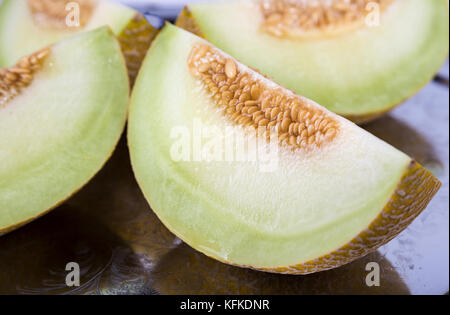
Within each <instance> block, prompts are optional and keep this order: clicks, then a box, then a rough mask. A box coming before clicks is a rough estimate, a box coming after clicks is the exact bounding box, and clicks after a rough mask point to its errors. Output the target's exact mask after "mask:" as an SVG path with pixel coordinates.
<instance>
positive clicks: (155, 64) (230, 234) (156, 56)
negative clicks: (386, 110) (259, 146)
mask: <svg viewBox="0 0 450 315" xmlns="http://www.w3.org/2000/svg"><path fill="white" fill-rule="evenodd" d="M196 41H201V39H199V38H195V37H194V36H192V35H189V34H188V33H185V32H182V31H180V30H178V29H176V28H174V27H173V26H170V25H169V26H166V28H165V29H164V30H163V31H162V32H161V33H160V35H159V36H158V38H157V39H156V40H155V42H154V43H153V45H152V48H151V49H150V51H149V53H148V55H147V57H146V60H145V62H144V65H143V68H142V70H141V72H140V74H139V77H138V80H137V82H136V86H135V90H134V92H133V95H132V101H131V107H130V118H129V128H128V143H129V147H130V153H131V161H132V166H133V170H134V172H135V175H136V178H137V181H138V183H139V186H140V187H141V189H142V191H143V193H144V195H145V197H146V198H147V200H148V201H149V203H150V205H151V206H152V208H153V210H154V211H155V213H156V214H157V215H158V217H159V218H160V219H161V221H162V222H163V223H164V224H165V225H166V226H167V227H168V228H169V229H170V230H171V231H172V232H173V233H174V234H176V235H177V236H179V237H180V238H181V239H182V240H184V241H185V242H187V243H188V244H189V245H190V246H192V247H193V248H195V249H197V250H199V251H201V252H203V253H205V254H206V255H208V256H211V257H213V258H215V259H218V260H220V261H223V262H226V263H230V264H234V265H241V266H245V267H250V268H254V269H259V270H265V271H273V272H286V273H308V272H315V271H318V270H323V269H327V268H328V267H329V268H333V267H336V266H338V265H340V264H344V263H346V262H349V261H351V260H352V259H355V258H357V257H360V256H362V255H364V254H365V253H367V252H369V251H371V250H374V249H375V248H376V247H377V246H379V245H381V244H382V243H383V241H384V242H386V241H388V240H390V239H391V238H392V237H393V236H394V235H395V234H396V233H398V232H399V227H402V225H401V224H400V222H395V221H392V222H390V223H389V224H388V223H387V222H384V223H383V225H386V226H389V227H391V225H390V224H393V225H395V228H394V229H392V231H396V232H395V233H394V232H392V234H389V236H387V237H385V238H382V237H380V238H379V241H377V242H375V243H369V242H364V243H363V244H362V245H361V247H364V248H365V249H366V251H363V252H360V253H359V254H358V255H355V256H351V258H349V259H346V260H345V259H340V260H338V259H336V260H337V261H338V262H337V263H334V264H332V263H328V264H325V263H321V264H319V263H315V264H314V266H316V267H317V268H316V269H313V267H310V268H309V269H307V270H306V269H305V268H304V269H305V270H302V269H301V267H299V266H298V268H297V269H298V270H297V269H296V270H295V271H294V270H293V269H292V270H291V269H289V270H288V269H286V268H287V266H291V265H292V266H297V265H299V264H301V262H302V261H304V262H307V261H310V260H314V261H315V260H316V259H318V258H319V257H322V256H325V257H327V254H328V253H333V252H335V251H336V250H337V249H338V248H342V247H344V246H345V245H344V244H347V243H348V242H350V241H352V240H353V239H354V238H355V237H356V236H357V235H358V234H360V233H361V231H363V230H365V229H366V228H368V227H369V226H370V224H371V222H373V221H374V220H376V218H377V217H378V216H379V215H380V213H381V212H382V211H383V207H385V205H386V203H388V201H389V199H393V198H394V197H393V194H394V192H395V190H396V187H397V186H399V183H400V182H401V181H402V178H404V176H405V174H408V172H409V170H410V167H411V166H410V165H409V163H410V161H411V160H410V159H409V158H408V157H406V156H405V155H404V154H402V153H400V152H399V151H397V150H395V149H393V148H392V147H390V146H388V145H386V144H383V143H381V141H380V140H378V139H376V138H374V137H373V136H371V135H369V134H367V133H365V132H364V131H363V130H362V129H359V128H357V127H356V126H355V125H353V124H351V123H349V122H347V121H344V120H342V119H341V118H338V117H337V116H336V119H339V121H340V122H341V123H342V125H343V127H342V128H343V129H345V130H342V132H343V134H345V136H343V137H347V136H349V137H350V138H349V142H347V141H344V142H343V145H344V146H343V147H336V146H333V149H332V150H331V151H333V153H332V154H333V155H334V154H335V153H336V152H341V151H342V152H341V153H337V155H334V158H336V159H337V161H336V160H332V161H329V160H327V158H326V156H329V155H326V156H325V155H323V157H320V158H319V159H318V160H319V163H320V165H321V169H322V167H324V168H323V170H324V171H323V172H325V173H324V174H322V175H320V174H315V175H313V176H312V177H311V178H308V177H307V178H305V179H304V183H309V185H311V187H312V189H310V191H315V192H317V194H316V195H319V197H320V199H321V200H324V199H333V197H332V196H330V195H327V196H326V197H324V196H323V195H321V194H323V193H324V192H325V191H326V190H327V189H328V188H330V190H328V191H329V192H330V191H331V192H333V191H335V192H336V191H338V190H340V189H342V190H341V191H342V193H343V195H347V197H345V198H343V199H341V201H342V200H343V201H342V202H345V204H344V205H346V204H347V202H348V203H349V207H351V208H352V209H354V210H355V212H352V213H349V214H348V215H345V216H340V217H339V218H336V219H335V220H334V222H332V223H329V222H328V223H326V225H322V226H319V227H317V228H316V229H314V230H313V231H312V232H311V231H309V227H306V230H293V229H290V230H289V229H288V228H287V226H285V227H279V230H277V231H275V232H274V231H270V229H269V230H268V229H267V226H266V225H265V224H269V225H270V224H271V221H270V219H269V220H268V221H264V220H262V221H263V222H265V223H263V224H262V225H259V226H258V224H256V225H255V224H254V223H253V222H249V221H246V220H243V219H242V217H240V216H239V215H240V214H239V213H240V212H239V210H240V209H239V207H244V206H245V202H244V201H243V199H244V200H245V199H249V198H252V199H251V200H254V199H253V198H254V197H255V196H259V198H260V201H259V202H257V203H256V205H255V207H254V209H253V210H255V212H254V213H255V216H256V217H258V213H261V214H262V213H266V212H264V211H266V210H267V208H268V206H267V204H271V202H272V200H271V199H270V198H271V197H268V196H267V195H268V194H269V193H271V190H272V191H278V189H279V187H283V188H282V189H285V188H286V184H288V186H291V187H297V188H296V191H297V192H298V191H299V190H300V186H299V180H298V179H299V178H300V179H301V180H300V182H301V181H302V180H303V179H302V176H303V175H304V174H306V173H301V172H299V173H293V174H289V173H288V174H287V175H288V177H287V178H285V180H284V179H283V180H284V182H283V183H281V182H271V179H274V178H275V179H277V180H281V179H280V178H279V177H277V176H276V175H274V174H267V175H264V178H262V177H261V176H260V174H258V173H253V171H252V172H249V174H248V176H241V177H239V173H241V172H244V173H245V172H247V170H245V169H243V168H240V167H239V166H238V165H237V164H236V165H235V166H234V167H237V168H234V167H230V168H227V167H224V166H223V164H220V163H221V162H219V163H217V164H210V165H212V166H211V167H206V168H205V165H204V163H193V162H186V163H180V162H175V161H173V160H171V157H170V155H169V151H170V143H171V142H173V141H174V140H173V139H172V138H171V130H172V127H177V126H180V125H183V124H184V123H186V124H189V121H185V122H183V121H182V120H179V119H180V118H181V119H183V118H184V119H186V120H189V119H190V117H191V116H190V113H189V112H190V111H191V105H190V104H189V103H190V102H192V101H193V100H197V101H198V102H200V104H202V102H203V101H204V100H203V101H202V98H198V99H197V98H196V97H192V95H194V94H196V93H195V92H194V91H198V89H196V88H195V85H194V83H193V82H189V83H186V82H185V81H190V80H193V79H192V78H191V76H190V75H189V73H187V72H186V71H187V70H186V68H187V65H186V62H187V60H186V59H187V55H188V53H189V49H190V47H191V46H192V44H193V43H195V42H196ZM185 67H186V68H185ZM183 102H185V103H183ZM205 106H207V105H206V104H205ZM194 107H195V106H194ZM198 109H199V112H201V111H202V110H201V109H202V106H200V107H199V108H198ZM203 111H204V112H206V114H205V116H206V117H209V115H213V113H211V112H209V111H208V110H207V109H206V108H204V109H203ZM208 113H209V114H208ZM195 115H196V114H194V116H195ZM333 116H335V115H333ZM347 129H348V130H347ZM358 134H359V135H358ZM359 137H362V138H364V139H365V140H364V141H363V142H360V141H361V139H360V138H359ZM355 141H356V142H357V143H358V144H362V145H363V146H364V148H363V149H361V148H359V149H357V150H356V151H354V148H355V145H354V142H355ZM367 145H368V147H367V150H366V146H367ZM357 146H358V145H357ZM370 147H376V148H378V149H379V150H380V151H376V150H374V151H373V150H372V149H371V148H370ZM324 152H325V151H323V152H322V153H321V154H324ZM327 154H328V153H327ZM321 156H322V155H321ZM299 158H300V160H302V158H303V157H302V155H301V154H300V155H299ZM347 159H348V160H349V161H350V162H349V163H346V162H342V161H343V160H344V161H345V160H347ZM316 162H317V161H316ZM353 162H355V163H358V164H360V163H364V164H367V165H366V166H367V167H366V166H364V167H363V168H364V169H365V173H362V174H361V173H359V171H356V170H357V169H360V165H358V164H357V165H353ZM299 163H300V164H301V163H302V162H299ZM336 163H337V164H336ZM330 164H331V165H340V166H345V167H346V168H349V169H348V172H346V171H345V172H344V174H347V175H346V177H344V178H340V180H336V178H332V176H333V175H332V174H333V173H335V172H336V171H338V172H339V173H341V170H342V169H341V168H339V167H336V168H332V169H329V165H330ZM380 165H381V166H380ZM245 167H246V166H245ZM292 167H294V168H295V166H294V165H292ZM326 168H328V171H331V173H326V172H328V171H325V169H326ZM372 168H376V169H377V170H378V169H380V170H382V172H384V173H386V176H385V175H382V176H381V177H380V176H379V177H378V178H377V175H376V174H375V175H374V174H372V173H373V172H374V171H373V170H372ZM291 169H293V168H291ZM313 169H314V165H311V166H310V169H309V171H311V170H313ZM205 170H206V171H205ZM296 172H297V171H296ZM355 172H357V173H356V174H354V173H355ZM283 174H285V173H284V172H283ZM294 174H295V175H294ZM327 174H328V175H327ZM317 176H319V180H320V178H325V179H326V181H328V182H329V183H331V182H333V184H329V187H324V186H321V187H318V186H317V178H315V177H317ZM352 176H353V177H352ZM372 176H374V178H372ZM236 177H238V178H240V179H241V180H243V181H244V183H242V182H234V181H232V180H231V179H232V178H236ZM417 177H418V178H420V177H419V176H417ZM200 178H201V180H200ZM380 178H381V179H382V181H381V182H380ZM430 178H431V179H432V181H435V179H434V178H432V177H430ZM229 181H231V184H230V183H229ZM375 182H379V184H381V185H379V184H376V183H375ZM419 182H421V179H420V180H419ZM217 183H220V184H217ZM304 183H300V185H305V184H304ZM357 183H362V184H363V185H364V186H365V188H364V190H363V191H362V195H363V196H364V197H361V196H359V197H358V198H360V199H359V200H358V201H357V202H356V203H355V200H353V199H352V201H349V199H348V196H350V195H352V194H354V193H352V192H351V190H352V189H357V187H358V186H359V184H357ZM368 183H369V184H368ZM434 183H435V185H437V182H434ZM221 185H223V186H221ZM229 185H231V186H236V187H239V188H238V189H237V191H239V189H242V190H241V191H240V194H239V195H234V196H235V200H232V201H231V202H227V200H228V199H226V197H224V195H225V194H228V193H229V191H230V190H229ZM325 185H327V183H325ZM338 186H341V187H338ZM342 187H343V188H342ZM436 187H437V186H436ZM436 187H434V188H436ZM258 190H259V191H258ZM254 192H255V193H254ZM297 194H299V193H297ZM232 196H233V195H232ZM291 196H292V195H291ZM307 196H308V195H307ZM428 196H429V197H430V198H431V196H432V192H428ZM316 197H317V196H315V197H312V198H313V200H319V199H315V198H316ZM340 197H342V194H341V195H340V196H339V197H338V198H336V199H340ZM416 197H417V194H416V193H411V194H410V195H409V197H408V199H409V198H413V200H414V198H416ZM276 198H277V197H275V199H276ZM308 198H310V197H309V196H308ZM351 198H353V197H351ZM418 198H419V199H420V197H418ZM231 199H233V197H231ZM277 200H278V199H277ZM280 202H281V203H283V204H284V205H287V206H288V207H289V208H291V209H292V210H293V211H296V210H295V209H297V208H298V210H300V211H301V210H302V209H304V208H305V207H306V205H304V204H302V203H292V202H291V204H289V202H288V201H287V200H286V199H284V200H280ZM338 203H339V202H338ZM338 203H336V202H335V203H334V208H335V209H334V210H335V211H336V212H338V210H337V209H339V211H341V210H343V209H342V207H344V206H342V204H338ZM355 204H356V206H355ZM425 204H426V202H425V201H424V202H423V203H421V206H424V205H425ZM278 206H279V207H281V206H280V204H278ZM346 207H347V206H345V207H344V208H346ZM258 208H259V209H258ZM269 208H270V206H269ZM400 208H401V207H400ZM230 209H235V211H234V212H233V211H231V210H230ZM386 209H387V208H386ZM398 209H399V208H397V210H398ZM411 209H412V210H411V211H412V212H413V213H415V214H418V213H419V212H420V210H422V209H423V208H420V209H419V207H411ZM283 210H284V209H278V210H277V209H272V211H271V210H270V209H269V210H268V211H271V212H272V214H276V213H278V212H283ZM316 210H317V211H320V210H321V209H316ZM344 210H345V209H344ZM400 211H401V210H400ZM250 215H251V214H250ZM270 215H271V214H269V216H270ZM413 217H414V215H409V216H408V218H410V219H411V220H412V218H413ZM392 218H394V216H392ZM283 222H285V221H283ZM286 222H287V223H288V224H289V222H288V221H286ZM366 222H367V223H366ZM402 222H410V221H406V220H402ZM313 225H314V222H313ZM311 228H312V227H311ZM336 233H337V234H336ZM335 236H338V237H337V238H336V239H335ZM235 240H237V241H236V243H234V241H235ZM324 240H327V241H324ZM308 243H310V244H320V246H319V247H320V249H319V250H316V249H313V251H314V254H310V253H309V252H308V253H298V252H296V249H297V248H306V250H307V251H309V250H310V248H309V247H310V246H309V245H308V246H306V247H303V244H308ZM230 244H231V245H230ZM298 244H301V245H300V246H298V247H297V245H298ZM233 246H236V247H233ZM222 249H225V250H224V251H221V250H222ZM293 253H294V254H293ZM311 253H312V252H311ZM298 254H299V255H298ZM283 255H289V258H286V259H284V258H283V257H282V256H283ZM227 256H228V259H227V258H226V257H227ZM294 256H295V258H293V257H294ZM279 257H282V258H281V259H279ZM298 257H303V258H304V259H299V258H298ZM283 259H284V262H285V263H278V262H279V261H281V260H283ZM287 260H288V261H289V263H286V261H287ZM244 261H247V262H249V261H251V262H252V263H244ZM327 266H328V267H327Z"/></svg>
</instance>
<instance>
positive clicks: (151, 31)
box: [0, 0, 157, 81]
mask: <svg viewBox="0 0 450 315" xmlns="http://www.w3.org/2000/svg"><path fill="white" fill-rule="evenodd" d="M104 25H108V26H109V27H110V28H111V29H112V30H113V32H114V34H116V36H117V37H118V38H119V41H120V43H121V47H122V50H123V52H124V55H125V58H126V61H127V66H128V72H129V75H130V81H134V78H135V77H136V75H137V72H138V71H139V68H140V65H141V63H142V59H143V58H144V56H145V53H146V52H147V49H148V47H149V46H150V43H151V41H152V40H153V38H154V37H155V35H156V34H157V30H156V29H155V28H153V27H152V26H151V25H150V24H149V23H148V22H147V20H146V19H145V18H144V17H143V16H142V15H141V14H140V13H138V12H137V11H135V10H133V9H131V8H128V7H125V6H122V5H120V4H116V3H112V2H108V1H102V0H5V1H3V3H2V4H0V66H3V67H5V66H8V67H9V66H12V65H13V64H14V63H15V62H16V61H17V60H18V59H19V58H21V57H23V56H27V55H29V54H31V53H33V52H35V51H37V50H39V49H41V48H42V47H45V46H47V45H50V44H53V43H56V42H57V41H60V40H62V39H64V38H67V37H70V36H73V35H74V34H76V33H80V32H84V31H89V30H93V29H96V28H98V27H100V26H104Z"/></svg>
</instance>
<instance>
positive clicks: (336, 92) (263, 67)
mask: <svg viewBox="0 0 450 315" xmlns="http://www.w3.org/2000/svg"><path fill="white" fill-rule="evenodd" d="M188 9H189V11H190V12H191V13H192V16H193V18H194V19H195V21H196V22H197V24H198V25H199V27H200V29H201V32H202V33H203V35H204V36H205V38H206V39H207V40H208V41H210V42H211V43H213V44H214V45H216V46H217V47H219V48H221V49H222V50H224V51H226V52H227V53H229V54H230V55H232V56H233V57H235V58H236V59H238V60H240V61H241V62H243V63H244V64H247V65H249V66H251V67H253V68H256V69H258V70H259V71H261V72H262V73H264V74H266V75H268V76H270V77H271V78H273V79H274V81H276V82H277V83H280V84H281V85H283V86H285V87H287V88H289V89H292V90H294V91H295V92H296V93H298V94H301V95H304V96H305V97H308V98H311V99H313V100H314V101H316V102H318V103H319V104H321V105H323V106H325V107H327V108H328V109H329V110H331V111H334V112H336V113H339V114H342V115H367V114H372V113H377V112H383V111H386V110H388V109H390V108H391V107H392V106H394V105H397V104H398V103H400V102H402V101H403V100H404V99H405V98H407V97H409V96H411V95H412V94H414V93H415V92H417V90H418V89H420V88H421V87H422V86H423V85H424V84H425V83H426V82H428V81H429V80H430V79H431V78H432V77H433V75H434V73H435V72H436V71H437V69H438V68H439V67H440V66H441V65H442V63H443V61H444V59H445V57H446V56H447V53H448V38H449V33H448V14H449V13H448V5H447V1H446V0H432V1H423V0H405V1H403V0H395V1H394V3H393V4H392V6H391V7H389V8H388V10H387V11H386V12H385V13H384V14H383V15H382V18H381V25H380V26H378V27H364V28H362V29H359V30H357V31H355V32H351V33H348V34H345V35H341V36H337V37H331V38H323V39H298V38H297V39H280V38H277V37H274V36H271V35H269V34H268V33H265V32H264V31H263V30H262V29H261V23H262V14H261V12H260V10H259V6H258V4H257V1H256V2H255V1H253V0H236V1H234V0H229V1H219V2H214V3H199V4H189V5H188Z"/></svg>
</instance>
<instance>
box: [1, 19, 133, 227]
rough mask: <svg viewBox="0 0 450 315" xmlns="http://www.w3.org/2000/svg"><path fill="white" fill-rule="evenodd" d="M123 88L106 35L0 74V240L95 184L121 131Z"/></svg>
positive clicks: (114, 45) (104, 31)
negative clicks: (94, 180) (82, 188)
mask: <svg viewBox="0 0 450 315" xmlns="http://www.w3.org/2000/svg"><path fill="white" fill-rule="evenodd" d="M128 94H129V84H128V77H127V72H126V66H125V61H124V58H123V55H122V53H121V50H120V46H119V43H118V41H117V40H116V38H115V36H114V34H113V33H112V32H111V31H110V30H109V28H107V27H103V28H100V29H98V30H94V31H91V32H88V33H84V34H81V35H77V36H75V37H73V38H70V39H67V40H64V41H62V42H60V43H58V44H55V45H54V46H49V47H47V48H44V49H42V50H40V51H38V52H36V53H34V54H32V55H31V56H29V57H24V58H22V59H21V60H20V61H19V62H18V63H17V65H15V66H13V67H10V68H0V161H1V163H0V235H2V234H4V233H6V232H9V231H11V230H13V229H15V228H17V227H19V226H21V225H23V224H25V223H27V222H29V221H31V220H33V219H35V218H36V217H38V216H40V215H42V214H44V213H45V212H47V211H48V210H49V209H52V208H53V207H55V206H56V205H58V204H59V203H61V202H62V201H64V200H65V199H67V198H68V197H70V196H71V195H72V194H73V193H74V192H75V191H77V190H78V189H79V188H80V187H82V186H83V185H84V184H86V182H87V181H88V180H89V179H90V178H91V177H92V176H94V174H95V173H96V172H97V171H98V170H99V169H100V168H101V167H102V166H103V164H104V163H105V162H106V160H107V159H108V157H109V156H110V155H111V153H112V151H113V150H114V147H115V145H116V143H117V141H118V140H119V137H120V135H121V133H122V131H123V129H124V126H125V120H126V115H127V107H128Z"/></svg>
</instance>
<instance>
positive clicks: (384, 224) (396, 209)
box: [211, 161, 442, 275]
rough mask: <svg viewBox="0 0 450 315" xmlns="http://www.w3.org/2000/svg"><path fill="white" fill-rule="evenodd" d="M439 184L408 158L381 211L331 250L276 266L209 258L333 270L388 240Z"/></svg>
mask: <svg viewBox="0 0 450 315" xmlns="http://www.w3.org/2000/svg"><path fill="white" fill-rule="evenodd" d="M441 186H442V184H441V182H440V181H439V180H438V179H436V178H435V177H434V176H433V174H431V173H430V172H429V171H428V170H426V169H425V168H424V167H423V166H422V165H420V164H419V163H417V162H415V161H412V162H411V164H410V166H409V168H408V170H407V172H406V173H405V174H404V175H403V178H402V180H401V181H400V183H399V184H398V186H397V189H396V190H395V192H394V194H393V195H392V196H391V198H390V200H389V202H388V203H387V204H386V206H385V207H384V209H383V211H382V212H381V213H380V214H379V215H378V217H377V218H376V219H375V220H374V221H373V222H372V223H371V224H370V226H369V227H368V228H367V229H366V230H365V231H363V232H361V233H360V234H359V235H358V236H356V237H355V238H353V239H352V240H351V241H350V242H348V243H347V244H345V245H344V246H342V247H341V248H339V249H337V250H335V251H333V252H332V253H330V254H327V255H324V256H322V257H319V258H316V259H313V260H310V261H307V262H305V263H300V264H297V265H293V266H286V267H277V268H257V267H254V266H244V265H237V264H233V263H232V262H230V261H225V260H222V259H219V258H217V257H211V258H214V259H217V260H219V261H221V262H223V263H226V264H229V265H234V266H237V267H242V268H250V269H254V270H258V271H264V272H270V273H279V274H289V275H306V274H311V273H316V272H320V271H325V270H329V269H334V268H337V267H340V266H342V265H345V264H348V263H350V262H352V261H354V260H356V259H358V258H362V257H364V256H366V255H367V254H370V253H371V252H373V251H375V250H377V249H378V248H379V247H380V246H383V245H384V244H386V243H388V242H389V241H391V240H392V239H393V238H394V237H396V236H397V235H398V234H400V233H401V232H402V231H403V230H405V229H406V228H407V227H408V225H410V224H411V223H412V222H413V221H414V219H415V218H416V217H417V216H419V215H420V213H421V212H422V211H423V210H424V209H425V208H426V207H427V205H428V204H429V202H430V201H431V199H432V198H433V197H434V195H435V194H436V193H437V192H438V190H439V189H440V188H441Z"/></svg>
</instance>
